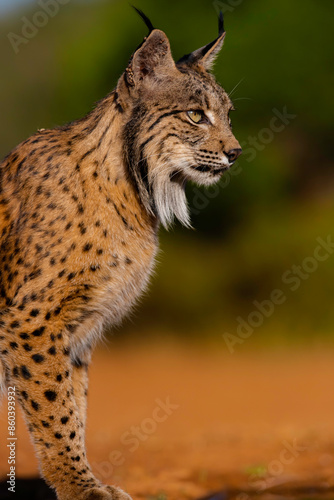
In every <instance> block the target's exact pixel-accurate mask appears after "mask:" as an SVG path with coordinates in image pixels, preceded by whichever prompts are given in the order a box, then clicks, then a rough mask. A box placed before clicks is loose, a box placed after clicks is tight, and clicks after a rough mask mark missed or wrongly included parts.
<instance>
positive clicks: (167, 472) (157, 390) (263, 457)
mask: <svg viewBox="0 0 334 500" xmlns="http://www.w3.org/2000/svg"><path fill="white" fill-rule="evenodd" d="M333 357H334V351H333V350H331V349H325V348H323V349H318V350H317V349H312V350H298V349H295V350H294V351H292V350H290V351H287V352H283V351H280V352H264V351H261V352H260V353H259V352H257V353H255V352H254V353H248V354H247V353H235V354H234V355H227V354H226V352H221V351H220V349H216V350H213V351H212V350H211V351H207V350H200V349H197V350H194V349H192V350H187V349H185V348H184V347H182V348H181V347H175V346H174V347H173V346H166V345H164V346H161V347H159V348H158V347H155V348H149V349H144V348H136V349H135V348H133V349H131V348H127V349H125V348H123V349H120V348H112V346H111V345H109V346H107V347H106V348H105V349H104V350H103V351H102V350H99V351H98V352H96V354H95V355H94V360H93V365H92V368H91V375H90V393H89V412H88V430H87V447H88V455H89V458H90V461H91V463H92V467H93V469H94V471H95V473H96V475H97V476H99V478H101V479H102V480H103V481H104V482H106V483H112V482H113V483H116V484H119V485H121V486H122V487H123V488H124V489H126V490H127V491H128V492H129V493H130V494H131V495H132V496H133V498H134V499H136V500H143V499H145V500H148V499H149V500H153V499H156V500H158V499H159V500H164V499H168V500H186V499H197V498H201V497H205V495H208V494H209V493H210V492H215V491H225V492H226V491H235V493H234V494H233V495H232V496H233V498H236V499H237V500H247V499H248V498H249V494H250V493H251V492H255V493H256V496H257V497H258V496H259V495H258V494H260V493H262V492H263V491H272V492H275V495H276V494H277V495H280V494H283V493H284V492H287V491H290V497H289V498H297V496H298V495H297V492H298V491H300V492H303V491H305V492H307V493H311V492H317V491H319V492H320V491H321V490H324V491H328V492H334V418H333V416H334V391H333V382H334V362H333ZM4 402H5V398H3V400H2V410H1V412H0V436H1V440H0V443H1V446H0V478H1V477H2V478H3V477H4V476H5V474H6V473H7V472H8V465H7V449H6V446H5V438H6V437H7V425H6V408H5V406H6V405H5V404H3V403H4ZM17 437H18V440H17V474H18V476H20V477H30V476H36V475H37V474H38V467H37V462H36V460H35V458H34V454H33V447H32V445H31V443H30V441H29V437H28V432H27V430H26V428H25V424H24V422H23V420H22V418H21V416H18V419H17ZM291 491H292V493H291ZM291 495H292V496H291ZM232 496H228V498H232ZM215 498H217V500H218V499H220V498H223V496H221V497H219V496H216V497H215ZM225 498H227V497H225ZM266 498H267V497H266ZM268 498H269V497H268ZM270 498H278V497H276V496H270ZM279 498H281V497H280V496H279ZM302 498H306V496H303V497H302ZM328 498H329V497H328ZM330 498H334V493H333V495H332V496H330Z"/></svg>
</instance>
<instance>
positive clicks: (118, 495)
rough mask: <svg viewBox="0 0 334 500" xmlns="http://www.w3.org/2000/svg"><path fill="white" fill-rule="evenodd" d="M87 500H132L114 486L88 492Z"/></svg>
mask: <svg viewBox="0 0 334 500" xmlns="http://www.w3.org/2000/svg"><path fill="white" fill-rule="evenodd" d="M85 500H132V499H131V497H130V496H129V495H128V494H127V493H125V492H124V491H122V490H120V489H119V488H115V487H114V486H103V487H101V488H94V489H93V490H90V491H89V492H87V494H86V496H85Z"/></svg>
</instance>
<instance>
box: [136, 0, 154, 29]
mask: <svg viewBox="0 0 334 500" xmlns="http://www.w3.org/2000/svg"><path fill="white" fill-rule="evenodd" d="M131 7H133V8H134V9H135V11H136V12H137V14H139V15H140V17H141V18H142V20H143V21H144V23H145V24H146V26H147V27H148V29H149V30H150V33H151V32H152V31H153V30H154V26H153V24H152V23H151V21H150V20H149V18H148V17H147V16H146V15H145V14H144V12H143V11H142V10H140V9H137V7H135V6H134V5H131Z"/></svg>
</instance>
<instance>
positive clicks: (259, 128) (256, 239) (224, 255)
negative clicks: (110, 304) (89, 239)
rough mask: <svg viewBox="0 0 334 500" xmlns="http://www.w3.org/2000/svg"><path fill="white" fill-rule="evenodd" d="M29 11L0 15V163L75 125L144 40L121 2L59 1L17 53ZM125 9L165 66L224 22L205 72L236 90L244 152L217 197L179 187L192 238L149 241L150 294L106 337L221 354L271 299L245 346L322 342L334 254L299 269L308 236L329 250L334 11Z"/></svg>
mask: <svg viewBox="0 0 334 500" xmlns="http://www.w3.org/2000/svg"><path fill="white" fill-rule="evenodd" d="M46 2H47V0H45V2H44V3H46ZM13 3H15V0H13ZM41 3H43V1H42V0H41V1H40V3H38V2H31V3H30V6H29V8H28V9H26V10H24V11H22V10H16V11H14V12H11V13H10V15H8V16H6V17H5V16H2V18H0V61H1V77H0V130H1V134H0V156H1V157H3V156H5V154H7V153H8V152H9V151H10V150H11V149H12V148H13V147H14V146H15V145H16V144H18V143H19V142H21V141H22V140H24V139H25V138H26V137H27V136H29V135H31V134H32V133H34V132H35V131H36V130H37V129H38V128H49V127H54V126H56V125H61V124H64V123H65V122H68V121H71V120H73V119H76V118H79V117H81V116H83V115H84V114H86V113H87V112H88V111H89V110H90V109H91V108H92V106H93V103H94V102H96V101H97V100H99V99H100V98H102V97H103V96H104V95H105V94H107V93H108V92H109V91H110V90H112V89H113V87H114V86H115V84H116V82H117V79H118V77H119V76H120V74H121V73H122V71H123V70H124V69H125V67H126V65H127V61H128V59H129V57H130V55H131V53H132V52H133V50H134V49H135V48H136V47H137V46H138V44H139V43H140V42H141V40H142V38H143V36H145V35H146V28H145V26H144V25H143V23H142V21H141V20H140V19H139V17H138V16H137V15H136V13H135V12H134V11H133V10H132V9H131V8H130V6H129V4H128V2H127V1H123V0H121V1H112V0H109V1H102V0H101V1H98V0H95V1H81V2H80V1H75V0H69V1H68V2H67V4H65V5H60V6H59V13H58V14H57V15H55V16H54V17H50V19H49V20H48V22H47V23H46V25H45V26H44V27H41V28H39V29H38V32H37V33H36V35H35V36H34V37H32V38H31V39H30V40H28V43H22V44H20V45H19V51H18V54H15V51H14V49H13V47H12V45H11V43H10V40H9V38H8V35H9V33H15V34H16V35H20V36H21V35H22V28H23V25H24V23H25V22H26V21H25V20H24V19H23V16H26V18H27V19H29V20H30V21H33V20H34V16H36V13H37V12H39V11H41ZM136 5H137V6H138V7H140V8H141V9H143V10H144V11H145V13H147V15H148V16H149V17H150V18H151V19H152V22H153V24H154V25H155V26H156V27H159V28H160V29H162V30H164V31H165V32H166V33H167V35H168V36H169V38H170V41H171V46H172V50H173V54H174V56H175V58H179V57H181V56H182V55H183V54H184V53H188V52H190V51H192V50H194V49H197V48H198V47H200V46H202V45H204V44H206V43H208V42H210V41H211V40H212V39H214V38H215V37H216V36H217V12H218V10H219V9H220V8H221V9H222V10H223V11H224V12H225V22H226V30H227V37H226V42H225V46H224V49H223V51H222V53H221V55H220V57H219V59H218V61H217V63H216V67H215V74H216V76H217V79H218V80H219V82H221V84H222V85H223V87H224V88H225V89H226V90H227V91H228V92H231V91H232V90H233V89H234V90H233V92H232V98H233V100H234V103H235V107H236V108H237V112H236V113H234V114H233V116H232V120H233V125H234V132H235V135H236V136H237V138H238V139H239V141H240V143H241V144H242V145H243V148H244V155H243V156H242V157H241V158H240V160H239V161H238V165H237V166H236V167H235V168H234V170H233V171H232V172H231V173H228V174H227V175H226V176H225V177H224V178H223V179H222V181H221V183H220V184H219V187H217V188H216V189H213V188H210V189H209V190H208V191H206V190H205V189H204V188H195V187H194V186H189V187H188V199H189V202H190V206H191V207H192V212H193V215H192V222H193V226H194V228H195V230H193V231H192V230H190V231H189V230H187V229H184V228H182V227H180V226H179V225H176V226H175V227H174V228H173V229H172V230H171V231H170V232H169V233H166V232H165V231H164V230H161V252H160V254H159V257H158V262H159V264H158V266H157V272H156V274H155V276H154V277H153V279H152V284H151V287H150V291H149V293H148V294H146V295H145V296H144V298H143V299H142V300H141V303H140V306H139V307H137V309H136V312H135V314H134V315H132V318H131V320H130V321H129V320H127V321H125V323H124V324H123V326H122V327H121V328H120V329H118V330H117V331H116V335H115V338H117V339H120V338H126V339H129V338H130V339H134V338H136V339H137V340H139V339H146V338H148V337H151V336H155V337H156V338H165V337H172V338H173V337H178V338H184V339H191V340H192V342H195V341H199V340H201V341H202V340H203V339H204V340H205V341H207V342H210V343H211V342H213V343H216V342H218V343H222V345H224V338H223V334H224V333H226V332H229V333H230V334H231V335H236V331H237V325H238V320H237V318H238V317H241V318H243V319H244V321H248V320H247V318H248V316H249V315H250V314H252V313H253V312H254V311H256V310H257V308H256V306H255V304H254V301H258V302H262V301H264V300H268V299H269V298H270V297H271V294H272V292H273V290H275V289H279V290H281V291H282V294H283V295H284V298H285V300H284V303H282V304H276V305H275V306H269V305H268V304H267V307H268V311H270V314H269V313H268V314H267V315H268V317H263V320H262V321H261V318H260V319H259V314H257V318H258V326H256V327H254V328H253V329H254V335H252V337H251V339H250V340H249V341H248V342H247V343H245V346H246V344H247V346H249V347H251V346H255V345H258V344H259V343H263V344H265V345H266V344H271V345H280V344H285V343H294V342H296V341H298V342H305V343H312V344H315V345H319V344H322V343H327V342H330V341H331V339H332V331H333V325H334V308H333V298H334V284H333V278H334V254H333V255H332V254H328V258H326V259H324V260H322V261H321V262H320V261H318V262H315V263H314V261H312V260H309V258H310V257H312V256H313V254H314V250H315V248H316V247H317V245H318V243H317V239H318V238H323V239H324V240H326V239H327V238H329V237H331V235H332V234H333V241H334V227H333V221H334V199H333V191H334V169H333V167H334V162H333V116H334V99H333V83H334V78H333V76H334V72H333V68H334V64H333V63H334V57H333V35H332V33H333V22H332V19H333V16H334V3H333V2H332V1H330V0H327V1H326V0H322V1H321V2H316V1H315V0H314V1H312V0H295V1H294V2H291V1H290V0H280V1H279V2H278V1H277V0H275V1H273V0H266V1H265V0H252V1H251V0H244V1H241V0H230V1H221V2H219V1H214V2H211V1H203V0H191V1H190V0H189V1H188V0H182V2H181V1H177V2H173V1H170V0H169V1H166V0H159V1H153V0H140V3H138V2H136ZM11 36H12V35H11ZM285 108H286V110H287V112H288V113H289V114H290V115H294V116H295V117H294V118H291V119H290V120H289V123H288V124H285V125H284V127H282V130H281V129H280V131H277V129H276V130H275V131H273V130H272V129H271V127H272V124H273V122H272V120H273V118H274V117H275V114H277V111H278V112H281V113H282V112H283V110H284V109H285ZM275 110H276V111H275ZM275 125H276V126H277V125H278V121H276V122H275ZM232 174H233V175H232ZM324 254H325V252H323V254H322V255H324ZM305 259H306V260H305ZM312 262H313V264H312ZM293 266H304V270H303V271H302V272H303V277H302V278H300V282H299V285H298V287H293V286H292V284H291V282H290V283H288V282H287V281H288V280H287V279H284V278H283V279H282V277H283V276H284V275H285V276H289V277H290V278H291V276H292V275H294V273H295V272H296V268H294V267H293ZM312 266H313V267H312ZM305 268H306V269H307V270H306V271H305ZM315 268H316V269H315ZM311 269H312V270H311ZM299 272H300V271H299ZM286 273H290V274H288V275H287V274H286ZM292 288H296V289H294V290H292ZM255 316H256V315H255ZM255 316H254V314H253V316H252V317H255ZM245 348H246V347H245Z"/></svg>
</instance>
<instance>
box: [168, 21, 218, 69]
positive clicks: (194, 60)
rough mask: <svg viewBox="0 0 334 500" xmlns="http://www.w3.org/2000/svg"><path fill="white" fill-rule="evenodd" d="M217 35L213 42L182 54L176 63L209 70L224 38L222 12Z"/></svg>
mask: <svg viewBox="0 0 334 500" xmlns="http://www.w3.org/2000/svg"><path fill="white" fill-rule="evenodd" d="M218 29H219V36H218V38H216V40H214V41H213V42H211V43H209V44H208V45H205V46H204V47H201V48H200V49H198V50H195V51H194V52H191V54H187V55H186V56H183V57H182V58H181V59H180V60H179V61H178V63H177V64H185V65H187V66H196V65H197V66H202V67H203V68H204V69H205V70H206V71H211V70H212V68H213V65H214V62H215V59H216V57H217V56H218V54H219V52H220V50H221V48H222V46H223V44H224V39H225V35H226V32H225V29H224V18H223V14H222V12H221V13H220V15H219V28H218Z"/></svg>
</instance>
